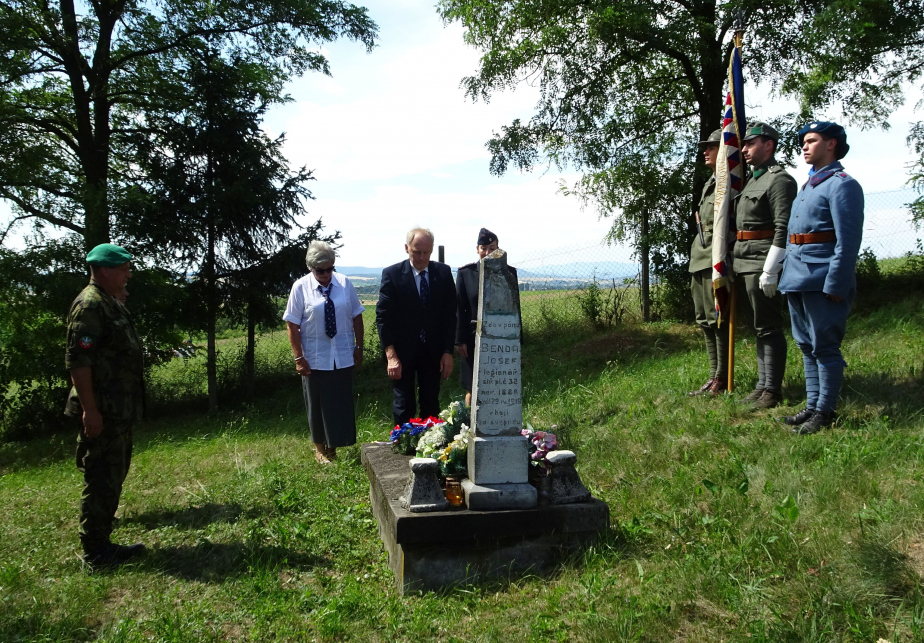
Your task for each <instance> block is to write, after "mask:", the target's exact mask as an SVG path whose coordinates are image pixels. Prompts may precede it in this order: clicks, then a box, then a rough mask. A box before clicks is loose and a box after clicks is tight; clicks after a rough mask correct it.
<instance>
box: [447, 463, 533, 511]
mask: <svg viewBox="0 0 924 643" xmlns="http://www.w3.org/2000/svg"><path fill="white" fill-rule="evenodd" d="M524 461H525V458H524ZM462 490H463V491H464V492H465V504H466V505H467V506H468V508H469V509H472V510H476V511H497V510H499V509H530V508H532V507H535V506H536V487H534V486H533V485H531V484H529V483H528V482H523V483H520V484H517V483H508V484H491V485H480V484H475V483H474V482H472V481H471V480H469V479H468V478H465V479H464V480H463V481H462Z"/></svg>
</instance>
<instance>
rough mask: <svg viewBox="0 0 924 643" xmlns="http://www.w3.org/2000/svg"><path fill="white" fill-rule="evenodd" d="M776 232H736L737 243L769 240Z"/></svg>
mask: <svg viewBox="0 0 924 643" xmlns="http://www.w3.org/2000/svg"><path fill="white" fill-rule="evenodd" d="M775 234H776V230H738V241H754V240H755V239H770V238H772V237H773V235H775Z"/></svg>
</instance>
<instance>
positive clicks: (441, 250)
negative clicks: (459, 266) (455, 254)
mask: <svg viewBox="0 0 924 643" xmlns="http://www.w3.org/2000/svg"><path fill="white" fill-rule="evenodd" d="M437 247H438V248H439V262H440V263H446V246H437Z"/></svg>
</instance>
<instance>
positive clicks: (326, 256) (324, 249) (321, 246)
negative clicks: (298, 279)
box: [305, 241, 337, 270]
mask: <svg viewBox="0 0 924 643" xmlns="http://www.w3.org/2000/svg"><path fill="white" fill-rule="evenodd" d="M336 260H337V253H336V252H334V249H333V248H331V247H330V244H329V243H327V242H326V241H312V242H311V243H309V244H308V252H306V253H305V265H307V266H308V270H314V269H315V268H319V267H320V266H323V265H324V264H326V263H334V261H336Z"/></svg>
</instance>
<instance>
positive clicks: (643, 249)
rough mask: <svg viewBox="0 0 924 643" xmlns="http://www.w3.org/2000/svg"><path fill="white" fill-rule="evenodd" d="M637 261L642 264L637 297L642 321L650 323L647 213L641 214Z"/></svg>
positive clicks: (649, 253)
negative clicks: (639, 300)
mask: <svg viewBox="0 0 924 643" xmlns="http://www.w3.org/2000/svg"><path fill="white" fill-rule="evenodd" d="M638 254H639V261H641V264H642V277H641V280H640V281H641V283H639V296H640V297H641V300H642V321H645V322H649V321H651V291H650V281H651V279H650V274H651V240H650V239H649V238H648V212H644V213H642V230H641V233H640V235H639V244H638Z"/></svg>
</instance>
